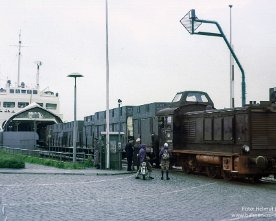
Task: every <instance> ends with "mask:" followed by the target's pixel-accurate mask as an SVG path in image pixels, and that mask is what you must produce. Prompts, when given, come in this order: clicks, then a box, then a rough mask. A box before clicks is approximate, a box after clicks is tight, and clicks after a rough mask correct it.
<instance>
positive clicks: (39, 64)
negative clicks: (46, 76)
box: [34, 61, 42, 89]
mask: <svg viewBox="0 0 276 221" xmlns="http://www.w3.org/2000/svg"><path fill="white" fill-rule="evenodd" d="M34 63H35V64H36V68H37V72H36V88H37V89H39V68H40V66H41V65H42V62H41V61H35V62H34Z"/></svg>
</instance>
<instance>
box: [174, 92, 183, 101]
mask: <svg viewBox="0 0 276 221" xmlns="http://www.w3.org/2000/svg"><path fill="white" fill-rule="evenodd" d="M181 97H182V94H181V93H179V94H176V95H175V97H174V99H173V101H172V102H178V101H180V100H181Z"/></svg>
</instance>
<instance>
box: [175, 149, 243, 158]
mask: <svg viewBox="0 0 276 221" xmlns="http://www.w3.org/2000/svg"><path fill="white" fill-rule="evenodd" d="M172 153H175V154H203V155H211V156H222V157H234V156H239V154H238V153H225V152H210V151H194V150H172Z"/></svg>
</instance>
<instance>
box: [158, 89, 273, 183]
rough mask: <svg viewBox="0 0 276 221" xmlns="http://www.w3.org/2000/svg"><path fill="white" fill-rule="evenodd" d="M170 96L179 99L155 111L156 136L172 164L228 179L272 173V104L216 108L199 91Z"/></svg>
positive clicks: (184, 169) (255, 178)
mask: <svg viewBox="0 0 276 221" xmlns="http://www.w3.org/2000/svg"><path fill="white" fill-rule="evenodd" d="M175 99H176V100H178V101H179V102H180V103H177V102H172V105H171V107H170V108H165V109H163V110H161V111H159V112H158V113H157V116H158V122H159V127H158V128H159V129H158V131H159V132H158V133H159V140H160V143H165V142H167V143H168V144H169V149H170V151H171V153H172V156H173V159H172V165H175V166H181V167H182V170H183V171H184V172H185V173H193V172H195V173H206V174H207V175H208V176H209V177H213V178H215V177H223V178H224V179H227V180H229V179H232V178H249V179H251V180H254V181H257V180H259V179H260V178H261V177H266V176H269V175H271V174H274V176H275V174H276V103H275V102H273V101H265V102H260V103H259V104H257V103H256V102H251V103H250V104H249V105H246V106H245V107H240V108H232V109H220V110H217V109H215V108H214V105H213V102H212V101H211V99H210V98H209V97H208V96H206V95H205V93H203V92H196V91H194V92H188V93H187V94H185V93H180V94H178V95H176V98H175Z"/></svg>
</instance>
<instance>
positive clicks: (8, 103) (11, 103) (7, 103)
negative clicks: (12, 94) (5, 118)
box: [3, 101, 15, 108]
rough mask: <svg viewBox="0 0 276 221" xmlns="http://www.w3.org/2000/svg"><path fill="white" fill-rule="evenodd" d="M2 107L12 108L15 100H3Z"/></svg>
mask: <svg viewBox="0 0 276 221" xmlns="http://www.w3.org/2000/svg"><path fill="white" fill-rule="evenodd" d="M3 107H6V108H13V107H15V102H8V101H4V102H3Z"/></svg>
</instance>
